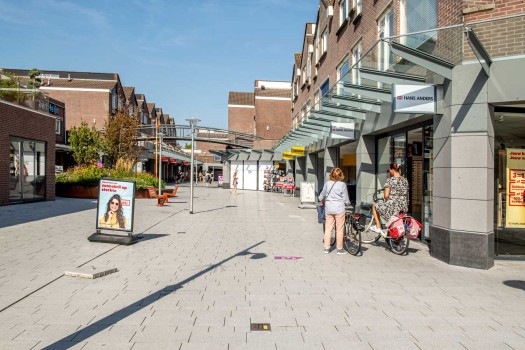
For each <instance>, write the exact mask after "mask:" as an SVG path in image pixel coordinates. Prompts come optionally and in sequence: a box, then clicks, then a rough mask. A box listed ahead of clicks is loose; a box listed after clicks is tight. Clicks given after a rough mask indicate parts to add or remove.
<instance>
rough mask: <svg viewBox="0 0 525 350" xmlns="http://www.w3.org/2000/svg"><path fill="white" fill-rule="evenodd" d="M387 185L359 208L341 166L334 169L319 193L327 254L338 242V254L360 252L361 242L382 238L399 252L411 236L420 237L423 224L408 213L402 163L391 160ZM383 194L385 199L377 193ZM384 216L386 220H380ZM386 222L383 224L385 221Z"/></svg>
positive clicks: (318, 209) (406, 188) (396, 252)
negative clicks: (357, 211)
mask: <svg viewBox="0 0 525 350" xmlns="http://www.w3.org/2000/svg"><path fill="white" fill-rule="evenodd" d="M387 172H388V175H389V178H388V179H387V181H386V183H385V185H384V188H383V189H381V190H379V191H377V192H376V193H374V195H373V203H361V204H360V206H359V209H360V211H362V212H366V213H356V212H355V208H354V207H352V206H351V205H350V200H349V198H348V191H347V187H346V185H345V183H344V182H343V181H342V180H344V175H343V172H342V171H341V169H339V168H333V169H332V171H331V172H330V178H329V180H328V181H327V182H326V183H325V184H324V187H323V190H322V191H321V193H320V195H319V200H320V201H321V205H319V206H318V208H317V212H318V221H319V223H323V232H324V239H323V243H324V253H325V254H328V253H329V252H330V248H331V247H333V246H334V244H335V245H336V252H337V254H340V255H342V254H346V253H347V252H348V253H350V254H352V255H357V254H359V252H360V251H361V244H362V243H375V242H377V241H378V240H379V239H380V238H383V239H384V240H385V242H386V244H387V245H388V247H389V248H390V250H391V251H392V252H393V253H395V254H398V255H402V254H405V253H407V252H408V246H409V244H410V239H411V238H412V239H415V238H418V237H419V234H420V232H421V229H422V228H423V227H422V225H421V223H420V222H419V221H417V220H416V219H414V218H413V217H411V216H409V215H407V214H406V213H407V212H408V200H407V195H408V181H407V180H406V179H405V178H404V177H403V176H401V166H400V165H399V164H397V163H391V164H390V166H389V169H388V171H387ZM381 193H383V198H382V199H378V198H377V196H378V195H379V194H381ZM381 219H383V221H382V220H381ZM383 223H384V224H383Z"/></svg>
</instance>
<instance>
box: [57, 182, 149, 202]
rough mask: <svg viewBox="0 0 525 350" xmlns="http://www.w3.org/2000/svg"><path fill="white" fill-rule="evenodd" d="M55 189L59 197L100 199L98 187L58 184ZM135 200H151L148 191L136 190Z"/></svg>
mask: <svg viewBox="0 0 525 350" xmlns="http://www.w3.org/2000/svg"><path fill="white" fill-rule="evenodd" d="M55 188H56V190H55V191H56V196H57V197H68V198H88V199H97V198H98V186H79V185H72V184H65V183H57V184H56V186H55ZM135 198H149V194H148V190H135Z"/></svg>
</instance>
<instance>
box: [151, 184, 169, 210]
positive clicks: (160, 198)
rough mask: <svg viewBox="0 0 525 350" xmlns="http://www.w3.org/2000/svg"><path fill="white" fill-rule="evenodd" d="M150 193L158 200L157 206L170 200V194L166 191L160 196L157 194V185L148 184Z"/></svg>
mask: <svg viewBox="0 0 525 350" xmlns="http://www.w3.org/2000/svg"><path fill="white" fill-rule="evenodd" d="M148 194H149V198H153V199H156V200H157V207H162V206H163V205H164V203H167V202H168V196H167V195H166V193H164V194H163V195H161V196H159V195H158V194H157V191H155V187H153V186H148Z"/></svg>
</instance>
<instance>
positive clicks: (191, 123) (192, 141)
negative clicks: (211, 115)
mask: <svg viewBox="0 0 525 350" xmlns="http://www.w3.org/2000/svg"><path fill="white" fill-rule="evenodd" d="M186 120H187V121H188V122H190V128H191V170H190V214H193V151H194V139H193V137H194V128H195V126H196V125H197V123H198V122H200V119H197V118H189V119H186Z"/></svg>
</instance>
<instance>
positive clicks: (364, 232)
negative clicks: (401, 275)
mask: <svg viewBox="0 0 525 350" xmlns="http://www.w3.org/2000/svg"><path fill="white" fill-rule="evenodd" d="M383 191H384V189H381V190H379V191H376V192H375V193H374V195H373V197H372V198H373V201H374V203H376V202H377V195H378V194H379V193H381V192H383ZM372 207H373V203H361V205H360V208H361V210H364V211H368V212H369V214H360V215H362V216H360V218H359V219H358V221H359V220H360V221H359V225H358V227H359V228H360V229H361V242H362V243H365V244H371V243H375V242H377V241H378V240H379V239H380V238H381V237H382V235H381V234H380V233H377V232H374V231H372V230H371V229H370V227H372V225H375V224H376V223H375V219H374V216H373V215H372ZM410 219H411V217H410V216H408V215H404V214H402V216H401V217H400V220H403V226H404V229H405V230H404V233H402V234H400V235H399V236H398V237H395V238H394V237H390V235H388V234H387V236H386V237H385V242H386V244H387V245H388V246H389V247H390V250H391V251H392V252H393V253H394V254H397V255H403V254H405V253H407V252H408V246H409V244H410V235H409V223H408V221H409V220H410ZM381 229H383V230H385V229H387V228H386V226H385V225H381Z"/></svg>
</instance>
